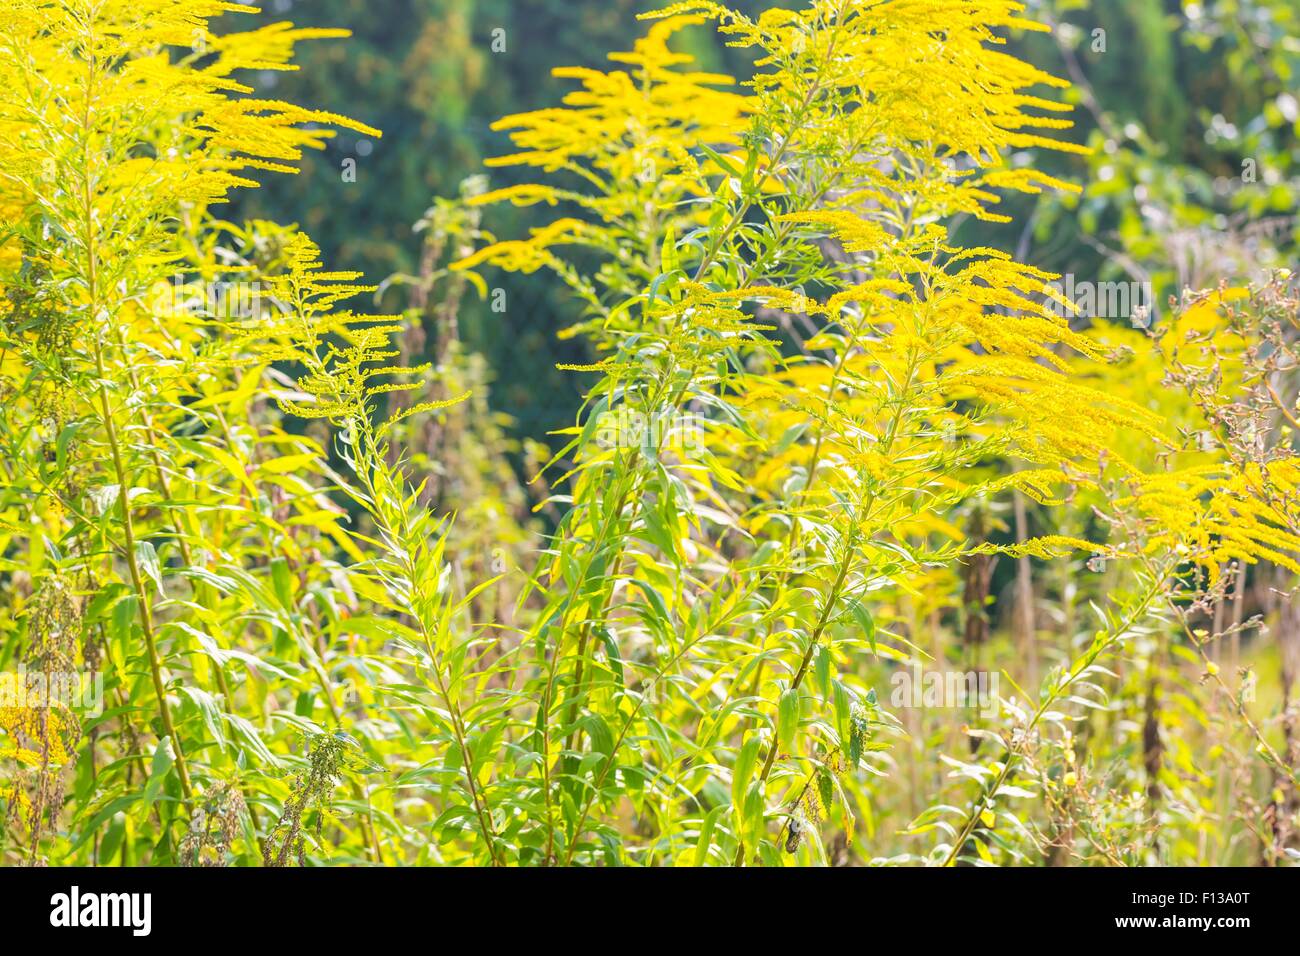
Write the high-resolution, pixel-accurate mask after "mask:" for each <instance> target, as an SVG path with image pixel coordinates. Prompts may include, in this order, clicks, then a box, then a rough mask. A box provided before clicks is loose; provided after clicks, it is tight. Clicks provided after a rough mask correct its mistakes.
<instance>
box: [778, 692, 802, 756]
mask: <svg viewBox="0 0 1300 956" xmlns="http://www.w3.org/2000/svg"><path fill="white" fill-rule="evenodd" d="M798 730H799V691H797V690H795V689H794V688H793V687H791V688H790V689H789V690H787V691H786V692H785V693H784V694H782V695H781V700H780V702H779V703H778V704H777V711H776V738H777V740H778V741H780V744H781V749H782V750H785V751H787V752H788V751H791V750H793V749H794V736H795V733H796V732H797V731H798Z"/></svg>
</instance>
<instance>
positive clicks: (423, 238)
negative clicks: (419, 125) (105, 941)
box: [0, 0, 1300, 867]
mask: <svg viewBox="0 0 1300 956" xmlns="http://www.w3.org/2000/svg"><path fill="white" fill-rule="evenodd" d="M257 12H258V10H257V9H256V8H254V7H248V6H244V5H241V4H237V3H229V2H220V0H131V2H125V0H57V2H48V0H11V2H10V3H9V4H8V5H7V7H6V9H5V10H4V11H0V52H2V54H3V55H0V145H2V146H3V150H4V154H5V159H4V161H3V164H0V292H2V293H3V297H2V298H0V402H2V404H0V445H2V446H3V452H4V453H3V456H2V462H0V464H2V466H3V472H2V474H3V479H4V481H3V487H0V593H3V595H4V600H3V602H0V664H3V667H4V668H5V672H6V674H17V675H19V676H20V678H21V681H20V683H21V685H22V687H23V688H24V689H25V690H26V689H28V688H30V687H32V686H35V683H34V682H33V681H31V680H29V679H28V678H29V677H31V676H37V675H38V676H39V677H40V681H39V682H38V683H39V684H40V685H41V687H43V688H47V689H49V688H54V687H56V686H58V687H63V684H64V683H67V682H64V681H61V678H63V677H70V678H71V683H70V685H69V686H72V685H75V688H76V691H77V693H75V694H73V693H60V694H55V693H43V694H40V695H37V696H32V695H24V696H23V697H22V698H21V699H6V700H3V701H0V758H2V759H3V764H2V765H0V806H3V808H4V816H3V819H4V826H3V838H2V840H0V859H2V860H3V861H4V862H6V863H16V864H17V863H21V864H71V865H118V864H123V865H130V864H156V865H185V866H226V865H263V866H274V867H279V866H291V865H321V864H369V865H442V864H457V865H459V864H474V865H481V866H573V865H593V866H596V865H611V866H615V865H617V866H622V865H637V866H643V865H644V866H659V865H665V866H703V865H733V866H749V865H764V866H779V865H783V864H797V865H849V864H890V863H900V864H906V863H919V864H928V865H967V864H972V865H988V864H1003V863H1017V864H1031V865H1040V864H1049V865H1064V864H1072V863H1086V864H1097V865H1149V864H1162V863H1205V862H1234V863H1236V862H1255V861H1262V862H1265V863H1268V864H1270V865H1278V864H1283V863H1286V862H1287V861H1290V860H1293V859H1294V857H1295V855H1296V852H1297V846H1298V845H1300V843H1298V841H1300V835H1298V834H1300V827H1298V826H1297V823H1298V821H1297V813H1298V812H1300V796H1297V793H1298V791H1297V788H1296V773H1297V757H1298V755H1300V737H1298V736H1297V733H1298V731H1297V726H1296V719H1295V713H1296V706H1297V705H1296V704H1295V702H1294V687H1293V684H1294V679H1295V676H1296V669H1297V658H1296V645H1297V642H1300V619H1298V618H1297V616H1296V614H1295V613H1294V608H1295V606H1296V601H1295V596H1296V590H1297V587H1300V583H1298V579H1300V516H1298V515H1297V508H1298V507H1300V490H1298V489H1300V471H1298V470H1297V451H1296V447H1297V446H1296V443H1295V442H1296V438H1295V436H1296V430H1297V429H1300V423H1297V421H1296V419H1297V417H1298V416H1300V409H1298V407H1297V405H1296V400H1297V382H1296V368H1297V362H1298V360H1300V356H1297V354H1296V342H1297V334H1300V330H1297V327H1296V325H1295V316H1296V302H1295V295H1294V290H1293V288H1292V287H1291V286H1290V284H1289V276H1287V275H1284V274H1280V273H1278V274H1273V275H1271V276H1267V277H1264V278H1263V279H1259V278H1258V277H1236V276H1223V277H1222V278H1223V280H1224V283H1223V285H1222V286H1221V287H1219V288H1217V289H1212V290H1207V291H1204V292H1199V293H1197V292H1192V291H1190V290H1189V291H1188V292H1187V293H1186V294H1185V296H1183V298H1182V299H1181V300H1180V301H1179V302H1177V303H1175V305H1176V308H1171V310H1170V312H1169V314H1168V316H1167V317H1166V320H1165V321H1162V322H1160V323H1157V324H1155V325H1154V327H1153V330H1152V331H1153V334H1147V333H1146V332H1143V331H1138V330H1135V329H1126V328H1117V327H1114V326H1108V325H1106V324H1104V323H1101V322H1092V323H1090V322H1089V321H1088V318H1089V317H1087V316H1080V315H1076V314H1075V313H1076V312H1077V311H1078V310H1077V309H1076V307H1075V303H1074V302H1073V301H1071V300H1070V299H1069V298H1068V297H1067V296H1065V295H1063V294H1062V293H1061V292H1060V290H1059V288H1058V287H1057V286H1055V285H1053V283H1054V282H1055V280H1057V279H1058V277H1057V276H1055V275H1054V274H1052V273H1051V272H1049V271H1047V270H1046V269H1043V268H1039V267H1037V266H1036V265H1035V264H1034V263H1033V262H1032V261H1028V257H1026V256H1024V255H1013V254H1011V253H1009V252H1007V251H1005V250H1004V249H1003V248H1002V247H1001V246H1000V245H998V244H997V242H995V241H994V240H992V239H990V240H988V241H987V242H986V241H984V240H983V239H981V238H979V237H980V236H981V235H982V230H990V231H991V230H994V229H995V228H997V227H1001V226H1006V225H1010V224H1014V223H1013V216H1012V215H1011V214H1010V213H1009V212H1008V210H1009V209H1013V208H1018V207H1017V206H1016V197H1022V198H1023V197H1030V198H1031V199H1032V200H1033V201H1034V202H1035V203H1038V204H1039V205H1040V207H1041V206H1042V205H1044V204H1047V203H1050V202H1053V201H1061V202H1068V201H1072V200H1071V199H1070V198H1069V197H1072V196H1074V195H1075V194H1077V193H1078V191H1079V188H1080V186H1079V184H1076V183H1072V182H1069V181H1067V180H1065V179H1063V178H1061V177H1060V176H1057V175H1054V174H1051V173H1049V172H1046V171H1040V170H1044V169H1046V167H1047V160H1045V159H1044V157H1050V156H1053V155H1058V156H1059V155H1064V156H1085V155H1087V154H1088V152H1089V150H1088V148H1087V147H1085V146H1082V145H1079V144H1078V142H1077V137H1075V136H1074V132H1075V131H1074V128H1073V120H1072V117H1071V107H1070V106H1069V103H1070V102H1071V93H1070V90H1069V85H1070V84H1069V82H1068V81H1067V80H1065V79H1062V78H1061V77H1060V76H1057V75H1056V74H1055V73H1054V72H1051V71H1049V70H1045V69H1042V68H1040V67H1038V66H1035V65H1033V64H1031V63H1029V62H1028V61H1026V60H1025V59H1022V58H1021V57H1020V56H1018V55H1015V53H1014V52H1013V48H1012V46H1011V45H1010V44H1011V43H1012V42H1013V41H1016V40H1017V39H1018V38H1022V37H1023V36H1025V35H1026V34H1035V33H1042V32H1044V31H1046V30H1047V29H1048V28H1047V27H1046V26H1045V25H1044V24H1042V23H1040V22H1038V21H1037V20H1036V19H1035V17H1034V15H1033V11H1032V10H1026V8H1025V7H1024V6H1023V5H1022V4H1020V3H1017V2H1014V0H813V2H811V3H808V4H806V5H803V6H800V7H798V8H796V9H785V8H774V9H768V10H766V12H763V13H762V14H761V15H757V16H751V15H749V14H747V13H745V12H742V11H739V10H735V9H732V8H730V7H727V6H724V5H720V4H716V3H712V2H708V0H703V2H686V3H678V4H674V5H672V6H670V7H668V8H665V9H661V10H652V11H649V12H647V13H645V14H644V15H643V19H644V20H645V21H646V22H645V24H643V30H644V33H643V36H642V37H641V38H640V39H639V40H637V41H636V42H634V43H633V44H632V49H631V50H630V51H628V52H620V53H614V54H611V55H610V56H609V61H610V63H609V64H608V65H607V68H605V69H597V68H594V67H581V68H577V67H575V68H566V69H560V70H557V71H556V77H557V78H558V79H559V80H561V81H563V82H566V83H576V85H577V88H576V89H572V90H571V91H570V92H569V93H568V94H567V95H565V96H564V97H563V99H562V101H561V102H560V104H559V105H557V106H553V107H546V108H542V109H540V110H534V111H531V112H524V113H518V114H515V115H511V116H507V117H506V118H505V119H502V120H500V121H499V122H498V123H497V124H496V130H497V131H498V132H500V133H501V134H502V135H503V137H504V138H508V139H509V140H510V142H511V143H512V144H513V146H512V147H511V148H510V151H508V152H506V153H505V154H503V155H501V156H499V157H497V158H495V159H492V160H490V161H489V163H488V166H489V168H490V173H489V175H508V176H510V177H512V178H511V179H510V180H508V181H507V182H506V184H504V185H495V186H494V185H493V184H492V183H491V182H490V181H488V180H487V179H486V178H485V177H474V178H472V179H469V180H467V181H466V182H465V183H464V184H463V186H462V189H461V194H460V195H459V196H457V197H454V198H451V197H448V198H439V199H436V200H435V201H434V204H433V205H432V206H431V207H430V208H429V210H428V212H426V213H425V216H424V218H423V219H422V220H420V222H419V224H418V226H417V232H418V233H420V242H419V247H418V248H417V249H415V250H413V254H414V256H415V261H416V262H418V267H417V268H416V269H414V270H411V271H410V272H403V273H398V274H396V275H394V276H391V277H389V278H388V279H386V280H384V281H382V282H379V283H374V284H372V283H369V282H367V281H366V279H365V277H364V276H362V275H361V274H360V273H358V272H356V271H354V270H349V269H347V268H346V266H345V265H342V266H341V267H340V268H335V267H334V266H333V265H330V264H327V263H326V262H325V261H324V260H325V258H326V257H325V256H324V255H323V254H322V252H321V250H320V248H319V247H318V246H317V245H316V244H315V243H314V242H313V241H312V239H311V238H309V236H308V235H307V232H306V231H304V230H302V229H299V228H297V227H296V226H281V225H277V224H275V223H273V222H269V221H266V220H261V219H255V220H252V221H248V222H236V221H228V220H227V219H225V218H222V217H221V215H220V213H221V210H222V204H223V203H224V202H225V201H226V200H228V199H229V198H230V196H231V194H232V193H233V192H234V191H236V190H245V189H249V188H252V187H255V186H257V185H258V184H259V182H261V181H263V180H264V179H267V178H270V177H272V176H273V175H279V174H284V173H292V172H294V170H295V169H296V167H297V166H298V164H299V162H300V161H301V160H302V158H303V156H304V151H305V150H314V149H320V148H323V147H325V146H326V145H327V144H328V142H329V141H330V139H331V137H332V136H333V135H334V134H335V132H337V131H340V130H342V131H350V132H351V133H354V134H359V135H364V136H366V137H370V138H375V137H378V136H379V135H380V132H379V131H378V130H376V129H374V128H372V127H371V126H369V125H368V124H367V123H365V122H361V121H358V120H353V119H350V118H347V117H345V116H342V115H337V114H335V113H333V112H328V111H321V110H315V109H310V108H306V107H301V106H297V105H294V104H291V103H288V102H282V101H280V100H276V99H268V98H263V97H262V96H261V95H259V93H258V92H257V91H256V89H255V88H254V87H255V82H254V81H255V80H256V79H257V77H258V76H259V75H264V74H266V73H267V71H276V70H292V69H294V65H293V56H294V48H295V45H296V44H298V43H300V42H305V41H328V42H346V31H342V30H325V29H316V28H311V29H304V28H299V27H295V26H293V25H291V24H287V23H281V24H264V25H262V26H260V27H254V28H252V29H246V28H244V26H245V24H246V23H247V15H249V14H255V13H257ZM687 32H693V33H695V34H696V35H708V34H710V33H711V34H712V35H714V36H716V37H717V38H719V40H720V42H721V43H722V44H725V45H726V46H727V47H729V48H734V49H735V50H736V51H738V52H739V53H740V54H742V55H743V57H744V58H745V60H746V62H749V63H752V70H751V72H750V73H749V74H748V75H746V76H745V77H743V78H742V79H737V78H734V77H731V76H728V75H724V74H722V73H720V72H717V70H716V69H712V68H710V69H706V68H704V67H701V66H700V65H699V64H697V63H696V62H695V61H694V59H693V58H692V56H691V55H688V54H687V53H685V52H683V51H684V49H685V45H684V44H683V43H682V40H683V37H684V34H686V33H687ZM355 111H356V112H359V113H362V114H364V112H365V110H364V108H363V107H360V108H357V109H355ZM491 171H501V172H491ZM521 174H522V175H524V176H526V178H527V180H528V181H524V182H520V181H519V178H520V175H521ZM1052 196H1056V197H1060V198H1059V199H1057V200H1053V199H1052V198H1051V197H1052ZM507 204H508V205H509V206H512V207H514V209H513V211H514V212H516V213H517V212H518V211H520V210H522V211H525V212H527V213H529V214H537V213H542V214H543V221H541V224H540V225H537V226H535V227H530V228H529V229H528V231H526V232H521V233H519V234H506V233H501V234H497V231H499V230H497V226H496V225H495V218H494V217H496V216H498V215H499V214H501V213H502V212H503V211H504V210H503V207H505V206H506V205H507ZM230 218H231V219H233V218H235V217H230ZM494 230H497V231H494ZM992 234H993V233H992V232H990V235H992ZM1022 260H1023V261H1022ZM502 270H504V271H508V272H513V273H516V274H518V275H520V276H525V277H534V278H536V277H540V276H543V275H552V276H554V277H556V278H557V279H558V281H559V282H560V283H561V284H562V285H563V287H564V288H565V289H566V290H567V293H568V295H569V302H570V303H571V308H572V321H571V322H570V323H568V328H567V329H566V331H565V332H564V333H562V334H563V336H564V337H565V338H566V339H567V340H568V341H570V342H571V343H573V344H574V346H575V348H579V349H581V350H582V351H583V352H584V353H585V358H586V360H585V361H580V362H572V363H566V364H565V365H564V370H565V371H566V372H567V373H570V374H571V375H572V376H573V377H574V378H575V379H576V380H578V381H580V382H582V388H583V393H582V395H581V396H580V398H579V399H578V400H577V401H576V403H575V404H576V406H577V407H576V408H575V409H574V416H573V423H572V425H571V426H570V427H567V428H563V429H560V430H559V431H558V432H556V433H555V434H553V435H551V436H549V438H550V440H551V445H552V446H553V447H551V448H548V449H543V448H542V447H541V446H540V444H539V443H537V442H535V441H534V442H529V443H526V444H520V443H516V442H515V440H514V437H513V435H512V432H511V419H510V417H509V415H508V411H509V409H506V410H504V411H503V410H501V409H499V408H498V405H497V401H498V394H497V393H495V392H492V391H491V390H490V380H491V376H490V375H489V374H488V372H487V371H486V369H485V368H484V364H483V360H482V358H481V357H480V356H478V355H476V354H475V353H474V350H473V348H472V347H471V345H470V343H469V342H468V341H467V339H466V338H465V337H464V336H463V335H462V324H461V316H462V310H463V306H464V305H465V303H466V302H467V301H468V299H469V298H470V297H472V296H474V295H476V294H477V295H478V296H481V297H483V298H489V299H490V298H491V297H493V296H494V295H495V293H496V292H497V291H498V290H497V289H495V287H494V282H495V278H494V277H495V276H498V275H499V274H500V273H501V271H502ZM530 281H531V280H530ZM395 303H396V304H395ZM513 318H514V317H513V316H512V320H513ZM521 468H526V469H527V474H526V475H525V476H524V477H525V478H526V479H530V480H526V481H521V480H520V479H519V476H518V474H517V472H518V471H519V470H520V469H521ZM1008 608H1011V609H1012V610H1009V611H1008V610H1007V609H1008ZM1273 634H1276V635H1277V637H1276V639H1275V640H1272V639H1271V638H1270V637H1269V635H1273ZM1270 640H1272V643H1270ZM931 678H937V680H931ZM954 678H955V680H954ZM11 684H12V682H11ZM7 686H8V685H7ZM1256 687H1259V694H1258V697H1257V696H1256V695H1255V693H1254V691H1255V688H1256ZM1248 689H1249V693H1248V692H1247V691H1248ZM955 692H956V696H955V698H954V693H955ZM1206 751H1210V752H1213V753H1214V754H1215V755H1216V765H1215V766H1206V765H1205V764H1204V753H1205V752H1206ZM1220 757H1221V758H1222V759H1217V758H1220Z"/></svg>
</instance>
